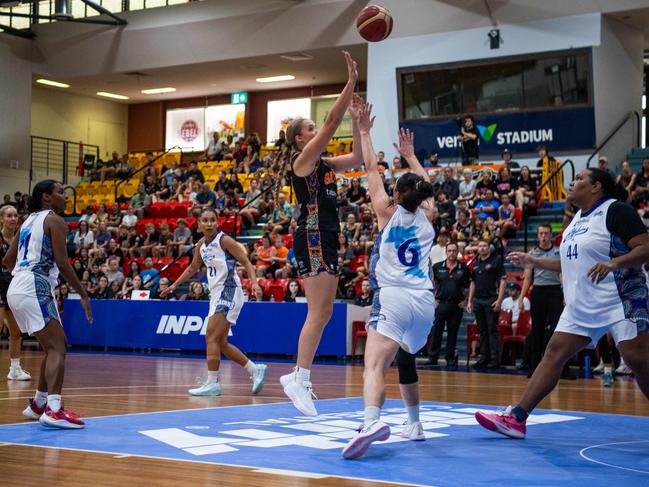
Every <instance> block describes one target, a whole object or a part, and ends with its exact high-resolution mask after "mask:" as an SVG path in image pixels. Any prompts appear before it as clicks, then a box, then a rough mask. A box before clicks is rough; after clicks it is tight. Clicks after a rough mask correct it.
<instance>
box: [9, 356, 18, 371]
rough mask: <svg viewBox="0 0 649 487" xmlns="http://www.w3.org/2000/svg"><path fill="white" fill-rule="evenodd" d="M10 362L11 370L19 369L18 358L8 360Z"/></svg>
mask: <svg viewBox="0 0 649 487" xmlns="http://www.w3.org/2000/svg"><path fill="white" fill-rule="evenodd" d="M10 361H11V368H12V369H18V368H20V359H19V358H12V359H10Z"/></svg>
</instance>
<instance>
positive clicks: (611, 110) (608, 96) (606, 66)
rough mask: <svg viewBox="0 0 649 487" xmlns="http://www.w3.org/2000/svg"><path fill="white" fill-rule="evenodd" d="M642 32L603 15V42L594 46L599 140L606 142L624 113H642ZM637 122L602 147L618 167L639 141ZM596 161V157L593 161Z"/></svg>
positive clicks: (630, 123) (594, 86) (628, 123)
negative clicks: (636, 135)
mask: <svg viewBox="0 0 649 487" xmlns="http://www.w3.org/2000/svg"><path fill="white" fill-rule="evenodd" d="M643 44H644V34H643V33H642V31H640V30H637V29H634V28H632V27H629V26H628V25H625V24H622V23H621V22H618V21H616V20H615V19H612V18H609V17H602V41H601V44H600V45H599V46H598V47H595V48H594V49H593V92H594V96H595V128H596V133H597V143H598V144H599V143H600V142H602V141H603V140H604V139H605V138H606V137H607V136H608V134H609V133H611V131H612V130H613V129H614V128H615V126H616V125H617V124H618V123H619V122H620V120H621V119H622V117H623V116H625V115H626V114H628V113H629V112H631V111H633V110H637V111H638V113H640V116H642V106H641V104H642V100H641V97H642V78H643V61H642V58H643ZM635 131H636V124H635V120H634V121H633V122H627V124H626V125H625V126H624V128H622V129H621V130H620V131H619V132H618V134H617V135H616V136H615V137H614V138H613V139H611V141H610V142H609V143H607V144H606V146H605V147H604V148H603V150H602V154H605V155H606V156H608V158H609V167H610V168H615V167H616V166H618V165H619V164H620V163H621V161H622V160H624V158H625V156H626V154H627V153H628V152H629V150H630V148H631V147H632V146H633V145H634V144H635V140H634V139H635ZM593 162H596V161H595V159H593V161H591V164H592V163H593Z"/></svg>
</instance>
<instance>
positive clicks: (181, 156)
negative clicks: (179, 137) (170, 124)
mask: <svg viewBox="0 0 649 487" xmlns="http://www.w3.org/2000/svg"><path fill="white" fill-rule="evenodd" d="M174 149H180V160H181V161H182V160H183V150H182V147H180V146H177V145H176V146H173V147H171V148H169V149H167V150H165V151H164V152H163V153H162V154H160V155H158V156H157V157H154V158H153V159H151V162H148V163H147V164H145V165H144V166H142V167H141V168H140V169H138V170H137V171H135V172H134V173H133V174H131V175H130V176H129V178H128V179H122V180H120V181H118V182H117V184H116V185H115V201H117V189H118V188H119V187H120V185H122V184H124V183H125V182H126V181H128V180H130V179H132V178H133V176H135V175H136V174H137V173H140V172H142V171H144V170H145V169H146V168H148V167H151V166H152V165H153V163H154V162H155V161H157V160H158V159H160V158H161V157H162V156H166V155H167V154H169V153H170V152H171V151H173V150H174ZM138 152H139V151H138ZM147 152H153V151H147ZM161 177H162V174H161V175H160V176H159V178H158V179H160V178H161Z"/></svg>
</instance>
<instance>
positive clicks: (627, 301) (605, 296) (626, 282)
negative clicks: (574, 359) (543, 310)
mask: <svg viewBox="0 0 649 487" xmlns="http://www.w3.org/2000/svg"><path fill="white" fill-rule="evenodd" d="M614 202H615V200H614V199H609V200H605V201H603V202H601V203H599V204H598V205H596V206H595V207H593V208H592V209H591V210H589V211H588V212H587V213H582V211H581V210H580V211H578V212H577V214H576V215H575V217H574V219H573V220H572V222H571V223H570V225H568V227H567V228H566V230H565V231H564V234H563V240H562V242H561V247H560V248H559V250H560V253H561V272H562V274H563V295H564V298H565V302H566V306H565V308H564V310H563V313H562V315H561V318H562V319H563V320H564V321H566V322H570V323H575V324H577V325H580V326H583V327H587V328H599V327H602V326H606V325H609V324H611V323H616V322H619V321H622V320H625V319H628V320H631V321H636V322H638V321H645V322H646V321H649V312H648V310H647V286H646V282H645V275H644V274H643V272H642V268H641V266H637V267H633V268H620V269H617V270H616V271H614V272H611V273H609V274H608V275H607V276H606V277H605V278H604V279H603V280H602V281H601V282H599V283H594V282H592V280H591V279H590V278H589V277H588V271H589V270H590V269H591V268H592V267H593V266H594V265H595V264H598V263H600V262H606V261H609V260H611V259H612V258H614V257H617V256H620V255H624V254H627V253H629V252H630V249H629V248H628V247H627V246H626V245H625V243H624V242H623V241H622V239H621V238H620V237H619V236H617V235H613V234H612V233H611V232H610V231H609V229H608V227H607V222H606V217H607V213H608V212H609V211H610V208H611V205H612V204H613V203H614Z"/></svg>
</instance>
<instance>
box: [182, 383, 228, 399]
mask: <svg viewBox="0 0 649 487" xmlns="http://www.w3.org/2000/svg"><path fill="white" fill-rule="evenodd" d="M188 392H189V393H190V394H191V395H192V396H220V395H221V383H220V382H204V383H203V385H201V386H200V387H197V388H196V389H190V390H189V391H188Z"/></svg>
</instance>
